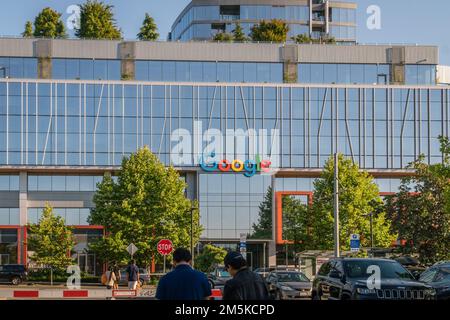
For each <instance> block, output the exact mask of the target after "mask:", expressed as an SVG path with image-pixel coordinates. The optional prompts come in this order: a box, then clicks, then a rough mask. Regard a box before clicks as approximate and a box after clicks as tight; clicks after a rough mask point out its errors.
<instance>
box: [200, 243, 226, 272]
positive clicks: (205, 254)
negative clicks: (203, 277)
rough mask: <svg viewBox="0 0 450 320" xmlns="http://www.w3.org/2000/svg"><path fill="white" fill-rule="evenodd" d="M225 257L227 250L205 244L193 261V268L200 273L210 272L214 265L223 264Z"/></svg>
mask: <svg viewBox="0 0 450 320" xmlns="http://www.w3.org/2000/svg"><path fill="white" fill-rule="evenodd" d="M226 255H227V250H225V249H224V248H220V247H216V246H213V245H212V244H207V245H205V246H204V247H203V251H202V252H201V253H200V255H198V256H197V258H196V259H195V268H196V269H198V270H199V271H202V272H211V271H212V270H213V269H214V266H215V265H217V264H223V259H224V258H225V256H226Z"/></svg>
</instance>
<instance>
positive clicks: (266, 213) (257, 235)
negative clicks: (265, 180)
mask: <svg viewBox="0 0 450 320" xmlns="http://www.w3.org/2000/svg"><path fill="white" fill-rule="evenodd" d="M272 196H273V190H272V187H269V188H268V189H267V193H266V195H265V197H264V201H263V202H261V204H260V205H259V218H258V223H255V224H253V226H252V228H253V232H252V234H251V235H250V236H249V238H251V239H272Z"/></svg>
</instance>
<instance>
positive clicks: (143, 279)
mask: <svg viewBox="0 0 450 320" xmlns="http://www.w3.org/2000/svg"><path fill="white" fill-rule="evenodd" d="M149 282H150V274H149V273H148V271H147V270H146V269H144V268H139V284H140V285H141V287H142V286H143V285H144V284H147V283H149ZM119 284H121V285H128V277H127V269H122V270H120V281H119Z"/></svg>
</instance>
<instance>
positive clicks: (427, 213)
mask: <svg viewBox="0 0 450 320" xmlns="http://www.w3.org/2000/svg"><path fill="white" fill-rule="evenodd" d="M439 139H440V143H441V152H442V155H443V162H442V163H436V164H432V165H428V164H426V163H425V162H424V156H423V155H422V156H420V157H419V159H417V160H416V161H414V162H413V163H411V164H410V165H409V168H411V169H414V170H415V172H416V175H414V176H411V177H408V178H405V179H403V180H402V184H401V186H400V190H399V192H398V193H397V194H395V195H394V196H390V197H388V199H387V204H386V208H387V213H388V216H389V217H390V219H391V220H392V229H393V231H395V232H398V234H399V238H400V239H402V240H406V246H405V247H404V248H403V251H404V252H405V253H410V254H418V255H419V259H420V260H421V262H423V263H433V262H436V261H439V260H446V259H450V186H449V179H450V142H449V139H448V138H446V137H440V138H439Z"/></svg>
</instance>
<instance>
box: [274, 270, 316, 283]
mask: <svg viewBox="0 0 450 320" xmlns="http://www.w3.org/2000/svg"><path fill="white" fill-rule="evenodd" d="M277 276H278V281H279V282H309V279H308V278H307V277H306V276H305V275H304V274H303V273H297V272H286V273H278V274H277Z"/></svg>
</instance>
